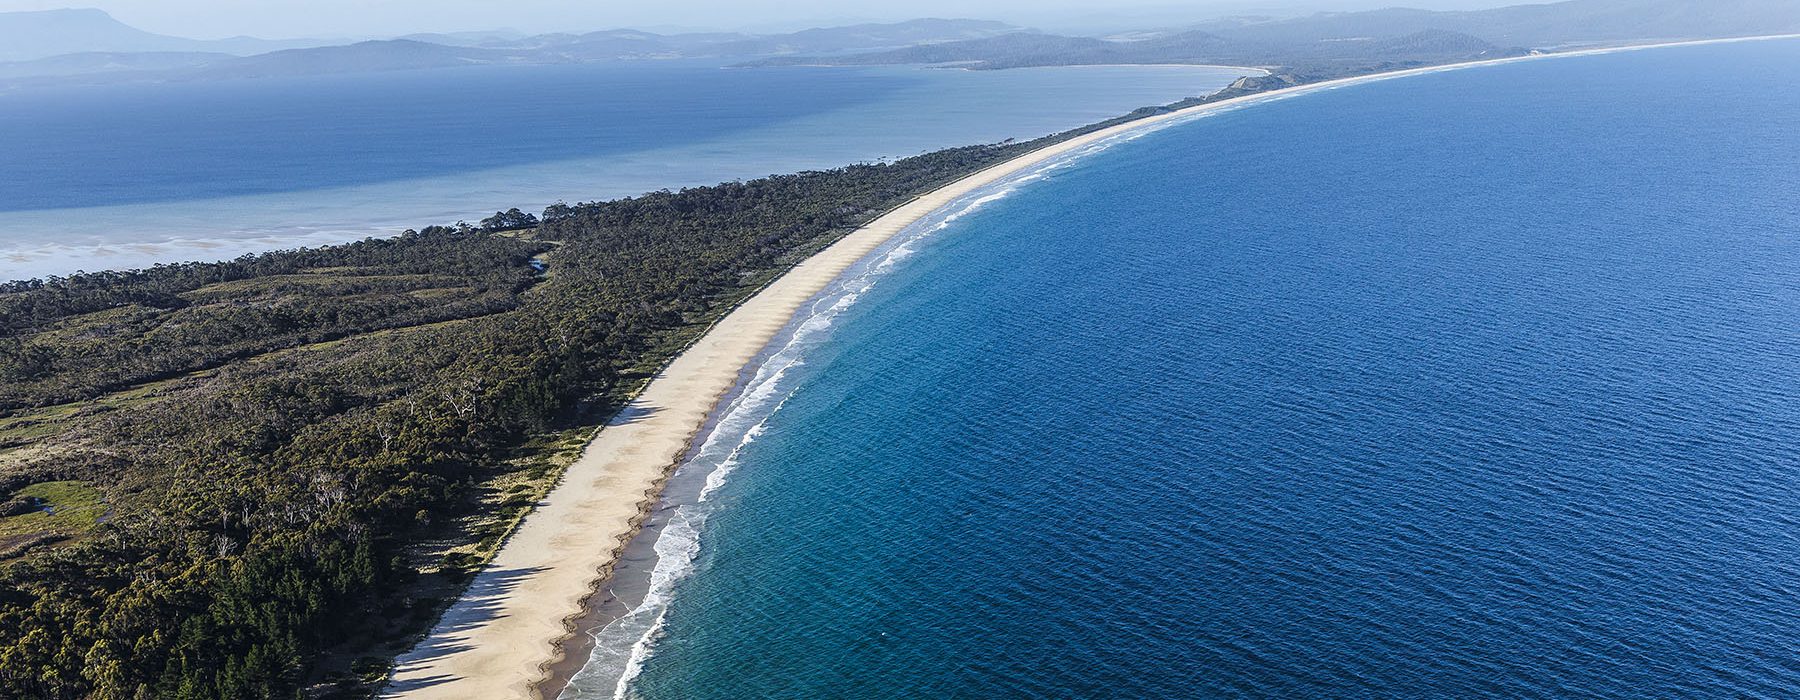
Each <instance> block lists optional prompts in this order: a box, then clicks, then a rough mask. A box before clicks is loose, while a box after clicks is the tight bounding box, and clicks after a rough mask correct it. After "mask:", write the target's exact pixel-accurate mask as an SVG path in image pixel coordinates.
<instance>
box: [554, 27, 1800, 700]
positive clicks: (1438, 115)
mask: <svg viewBox="0 0 1800 700" xmlns="http://www.w3.org/2000/svg"><path fill="white" fill-rule="evenodd" d="M1795 65H1800V42H1796V41H1792V40H1788V41H1779V42H1758V43H1743V44H1730V45H1712V46H1699V47H1682V48H1666V49H1656V50H1649V51H1641V52H1630V53H1619V54H1609V55H1602V56H1590V57H1580V58H1564V59H1553V60H1543V61H1531V62H1525V63H1518V64H1511V65H1504V66H1493V67H1483V68H1476V69H1468V70H1459V71H1448V72H1440V73H1432V74H1428V75H1423V76H1417V77H1409V78H1404V79H1396V80H1387V81H1379V82H1372V83H1366V84H1362V85H1357V86H1353V87H1346V88H1341V89H1335V90H1327V91H1319V92H1315V93H1311V94H1306V95H1303V96H1299V97H1293V98H1289V99H1281V100H1272V101H1268V102H1264V103H1260V104H1255V105H1253V106H1248V107H1243V108H1239V109H1234V110H1230V111H1225V112H1220V113H1216V114H1213V115H1211V116H1207V117H1205V118H1201V119H1197V120H1193V121H1190V122H1187V123H1184V124H1180V125H1177V126H1173V127H1169V128H1164V129H1161V130H1158V131H1155V132H1151V133H1147V134H1144V135H1142V136H1140V137H1138V138H1134V139H1131V140H1125V141H1120V142H1117V143H1114V144H1111V145H1110V146H1109V147H1107V148H1105V149H1104V150H1100V151H1099V152H1096V153H1092V154H1088V155H1086V156H1084V157H1081V158H1079V159H1076V160H1072V161H1069V162H1063V163H1059V164H1057V165H1056V166H1054V167H1051V168H1048V169H1046V170H1044V171H1041V172H1038V173H1036V174H1034V175H1033V176H1031V177H1029V178H1025V179H1024V180H1022V181H1018V182H1012V183H1008V184H1006V185H1004V186H1002V187H998V188H996V189H994V190H992V191H989V192H985V193H982V194H981V195H980V196H979V197H975V198H972V199H970V200H968V201H965V202H963V203H961V204H960V205H958V206H957V207H955V208H954V209H952V210H951V211H949V212H948V213H947V214H948V215H946V216H940V217H938V218H937V219H935V220H932V221H929V222H926V223H925V224H923V225H920V226H918V227H915V228H914V229H913V230H911V231H910V232H909V233H908V234H906V235H904V236H903V237H902V240H900V241H897V242H896V243H895V244H894V245H893V246H892V247H891V248H890V249H888V250H887V251H885V252H883V253H881V254H878V255H877V256H875V257H873V258H871V259H870V260H869V261H867V262H865V263H864V264H863V265H861V266H859V267H858V268H857V269H856V270H854V271H852V272H851V273H850V274H848V275H846V277H845V279H844V281H843V283H842V284H840V285H839V286H837V287H836V288H834V289H833V290H832V291H830V292H827V293H826V295H824V296H823V297H821V298H820V299H819V301H818V303H817V304H815V305H814V306H813V307H812V309H811V310H810V311H809V312H807V313H805V314H803V315H802V316H801V318H799V319H797V320H796V322H795V324H794V325H792V326H791V327H790V329H789V332H788V333H787V335H786V336H785V337H784V339H783V340H782V341H780V342H778V343H777V344H776V346H775V347H773V348H772V349H771V351H770V352H769V353H767V354H766V356H765V357H764V358H763V360H762V363H761V364H760V365H759V366H758V368H757V370H756V371H755V372H754V376H752V377H750V379H749V381H748V383H747V384H746V386H745V388H744V389H743V390H742V391H741V392H740V393H739V394H738V395H736V396H734V397H733V398H732V399H731V401H730V403H729V406H728V407H727V410H726V411H725V412H724V413H722V414H721V415H720V417H719V418H718V420H717V421H716V422H715V424H714V425H712V426H711V428H710V431H709V432H708V433H707V434H706V436H705V438H704V442H703V445H702V446H701V447H700V449H699V450H698V451H697V454H696V456H695V458H694V459H693V460H692V461H691V462H689V463H687V464H685V465H684V466H683V467H682V468H681V470H679V472H678V473H677V475H676V477H675V479H674V481H673V482H672V486H671V493H670V497H669V499H668V500H667V501H666V502H665V503H664V504H663V505H662V506H660V507H659V508H658V509H657V511H656V513H655V520H654V521H653V526H654V527H652V528H651V530H649V531H648V535H647V536H646V537H643V538H640V540H639V541H638V542H637V543H634V545H633V551H634V554H633V556H632V557H631V559H630V560H628V561H627V562H626V565H627V569H628V577H629V576H638V577H641V578H642V579H643V581H644V582H645V584H644V586H640V589H642V590H639V591H637V592H636V593H635V594H633V593H631V592H629V591H627V592H626V594H625V595H626V596H627V597H631V596H633V595H635V596H637V597H643V598H646V599H647V601H646V602H645V603H644V604H643V605H641V606H639V607H638V608H637V611H636V612H633V613H630V614H626V615H624V616H623V617H622V618H621V619H620V620H618V621H616V622H614V623H613V624H611V625H609V626H608V627H606V628H605V629H603V630H601V631H600V633H599V634H598V635H597V636H598V639H599V643H598V646H597V648H596V650H595V653H594V656H593V659H592V660H591V661H590V663H589V664H588V667H587V668H586V669H584V671H583V673H582V674H581V675H580V676H578V677H577V679H576V681H575V682H574V683H573V684H572V685H571V686H570V688H569V689H568V690H567V692H566V693H565V694H564V697H565V698H610V697H615V696H634V697H646V698H685V699H706V698H734V699H735V698H759V697H835V698H894V697H1038V698H1041V697H1069V698H1095V697H1130V698H1146V697H1158V698H1190V697H1333V698H1336V697H1381V698H1411V697H1416V698H1473V697H1483V698H1567V697H1606V698H1637V697H1645V698H1649V697H1656V698H1668V697H1752V698H1754V697H1769V698H1776V697H1794V696H1796V695H1800V655H1797V654H1796V653H1795V650H1796V649H1800V331H1797V330H1796V329H1800V78H1796V76H1795V74H1794V73H1793V71H1792V67H1793V66H1795ZM621 678H622V679H623V682H621Z"/></svg>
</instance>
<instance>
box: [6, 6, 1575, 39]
mask: <svg viewBox="0 0 1800 700" xmlns="http://www.w3.org/2000/svg"><path fill="white" fill-rule="evenodd" d="M1531 1H1539V2H1542V1H1545V0H1514V2H1531ZM1503 4H1513V3H1509V2H1506V1H1504V0H1185V1H1181V2H1175V1H1172V0H85V1H83V0H74V1H73V2H72V1H71V0H0V12H5V11H20V10H48V9H56V8H62V7H97V8H99V9H102V10H105V11H107V12H109V13H111V14H112V15H113V17H115V18H117V19H118V20H119V21H122V22H124V23H126V24H130V25H132V26H134V27H137V28H139V29H144V30H147V31H152V32H156V33H158V34H170V35H174V36H185V37H190V38H197V39H213V38H220V37H226V36H238V35H250V36H258V37H263V38H269V39H286V38H298V37H334V38H335V37H342V38H368V37H382V36H396V35H400V34H409V33H413V32H427V31H430V32H442V31H461V30H485V29H500V28H509V29H516V30H520V31H524V32H528V33H538V32H552V31H575V32H580V31H592V30H597V29H611V28H619V27H635V28H643V29H709V30H737V31H785V30H791V29H798V28H802V27H808V26H822V25H830V24H845V23H854V22H863V21H895V20H902V19H912V18H917V17H968V18H976V19H998V20H1003V21H1008V22H1012V23H1014V24H1020V25H1024V26H1031V27H1037V28H1041V29H1046V30H1053V31H1073V30H1080V29H1084V28H1086V29H1091V30H1093V31H1091V32H1088V33H1098V32H1105V31H1116V30H1120V29H1129V28H1143V27H1154V26H1167V25H1169V24H1179V23H1182V22H1186V21H1196V20H1201V19H1206V18H1209V17H1217V16H1223V15H1232V14H1259V13H1260V14H1303V13H1307V12H1313V11H1318V10H1324V9H1340V10H1349V9H1369V8H1373V7H1387V6H1394V5H1404V6H1409V7H1425V8H1430V9H1466V8H1472V7H1492V6H1497V5H1503Z"/></svg>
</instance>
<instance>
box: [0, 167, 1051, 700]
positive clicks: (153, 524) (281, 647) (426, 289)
mask: <svg viewBox="0 0 1800 700" xmlns="http://www.w3.org/2000/svg"><path fill="white" fill-rule="evenodd" d="M1035 145H1037V144H1003V145H994V146H979V147H967V148H956V149H949V150H944V151H939V152H935V153H930V154H926V155H922V156H917V157H914V158H910V159H906V160H902V161H898V162H894V163H888V164H865V165H856V166H850V167H846V168H841V169H836V170H831V171H823V172H807V173H800V174H794V175H782V176H775V177H769V178H764V179H759V180H753V181H748V182H734V183H727V184H722V185H718V186H713V187H703V188H693V189H685V190H681V191H678V192H669V191H661V192H654V193H650V194H647V195H644V196H640V197H635V198H629V199H622V200H617V201H610V202H595V203H585V204H577V205H567V204H558V205H555V206H552V207H551V208H550V209H549V210H548V211H546V212H544V214H543V216H542V217H541V218H539V217H538V216H534V215H530V214H524V213H521V212H519V211H518V210H517V209H512V210H508V211H505V212H499V213H496V214H495V216H494V217H492V218H490V219H487V220H485V221H483V222H481V223H480V225H468V224H460V225H457V226H450V227H444V226H434V227H427V228H425V229H422V230H419V231H408V232H406V233H405V234H404V235H401V236H399V237H396V238H389V239H370V240H365V241H361V242H357V243H351V244H347V245H339V246H333V247H325V248H318V249H303V250H289V251H280V252H273V253H267V254H262V255H255V256H246V257H243V258H239V259H237V260H232V261H228V262H219V263H188V264H178V265H163V266H158V267H155V268H152V269H147V270H140V271H132V272H99V273H86V274H76V275H72V276H69V277H60V278H49V279H42V280H31V281H25V282H13V283H8V284H5V285H3V286H0V504H4V505H0V697H6V698H44V699H47V700H49V699H61V698H98V699H102V700H124V699H138V698H176V699H182V700H188V699H200V698H232V699H252V698H298V697H366V696H367V695H368V693H369V692H370V690H371V689H372V688H373V687H374V684H376V683H379V682H380V680H381V679H382V678H383V677H384V676H385V672H386V668H387V663H388V660H389V659H391V658H392V657H393V656H394V655H395V654H397V653H398V652H400V651H403V650H404V648H405V646H406V645H407V644H408V643H410V640H412V639H414V638H416V636H417V635H418V634H421V633H423V632H424V631H425V630H426V629H428V627H429V625H430V624H431V622H432V621H433V620H434V619H435V617H436V616H437V615H438V614H439V612H441V610H442V609H443V606H444V605H445V604H446V602H447V601H448V600H449V599H451V598H452V597H453V596H454V595H455V594H456V592H457V591H458V590H459V587H460V586H461V585H462V584H463V583H464V582H465V581H466V579H467V577H468V576H469V575H470V574H471V573H472V572H473V571H474V570H475V569H476V568H478V567H479V565H480V564H481V563H482V562H483V561H485V559H486V558H487V556H489V555H490V554H491V553H492V551H493V550H494V548H495V547H497V546H498V543H499V542H500V541H501V540H502V539H503V537H504V535H505V533H506V532H507V531H508V530H509V529H510V527H511V526H512V525H513V524H514V523H516V522H517V520H518V519H519V518H520V517H522V516H523V514H524V512H525V511H526V510H528V509H529V508H530V506H531V505H532V504H534V503H536V502H537V501H538V500H539V499H540V498H541V497H542V496H543V495H544V494H545V493H547V492H548V489H549V488H551V487H552V486H553V485H554V483H555V480H556V477H557V475H558V474H559V473H560V469H561V467H562V466H563V465H566V464H567V462H568V461H569V459H571V458H572V456H573V454H574V452H575V451H576V450H577V449H578V448H579V446H580V445H581V444H582V443H583V442H584V441H585V440H586V439H587V437H589V436H590V435H591V433H592V431H593V430H594V428H595V426H597V425H599V424H600V423H602V422H603V421H604V420H605V418H606V416H607V415H609V412H610V411H612V410H614V409H615V408H616V407H617V406H619V405H621V403H622V402H623V401H625V400H627V399H628V398H629V397H630V396H631V395H632V393H633V392H635V391H636V390H637V389H638V388H639V387H640V386H642V384H643V383H644V382H645V381H646V380H647V378H648V377H650V376H651V375H652V374H653V373H654V372H655V371H656V369H657V368H658V367H660V365H661V364H663V363H664V362H666V361H667V360H668V359H669V358H670V357H672V356H673V355H674V354H675V353H677V352H679V350H680V349H681V348H682V347H683V346H684V345H685V344H686V343H687V342H689V341H691V340H692V339H693V338H694V337H696V336H697V334H698V333H699V332H700V331H701V330H702V329H704V328H705V326H706V325H707V324H708V323H709V322H710V321H712V320H713V319H715V318H717V317H719V316H720V315H722V314H723V313H725V312H726V311H727V310H729V309H730V308H731V307H732V306H733V305H734V304H735V303H736V302H738V301H739V300H741V299H742V298H744V297H746V296H747V295H749V294H751V293H753V292H754V291H755V290H756V289H757V288H759V287H760V286H761V285H763V284H765V283H766V282H768V281H769V280H771V279H773V278H774V277H775V276H777V275H779V274H780V272H782V271H783V270H785V269H786V268H787V267H789V266H791V265H793V264H794V263H796V262H798V261H799V260H801V259H803V258H804V257H805V256H807V255H809V254H810V253H812V252H815V251H817V250H819V249H821V248H822V247H824V246H825V245H827V244H829V243H830V242H832V241H834V240H836V239H837V238H838V237H840V236H842V235H844V234H846V233H848V232H849V231H851V230H853V229H854V228H856V227H857V226H859V225H861V224H863V223H865V222H867V221H869V220H870V219H872V218H873V217H875V216H877V215H879V214H880V213H882V212H884V211H886V210H888V209H890V208H892V207H895V206H898V205H899V204H902V203H904V202H905V201H907V200H908V199H910V198H912V197H914V196H916V195H918V194H921V193H923V192H925V191H929V190H930V189H933V188H935V187H937V186H940V185H942V184H946V183H948V182H950V181H953V180H955V179H957V178H959V177H961V176H963V175H965V174H968V173H970V172H973V171H974V170H976V169H979V168H981V167H984V166H987V165H991V164H993V163H996V162H998V161H1000V160H1002V159H1004V158H1007V157H1009V156H1011V155H1015V154H1018V153H1022V152H1024V151H1025V150H1026V149H1029V148H1032V147H1035Z"/></svg>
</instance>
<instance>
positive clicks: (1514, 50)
mask: <svg viewBox="0 0 1800 700" xmlns="http://www.w3.org/2000/svg"><path fill="white" fill-rule="evenodd" d="M1784 33H1800V0H1571V1H1569V2H1559V3H1553V4H1547V5H1519V6H1512V7H1503V8H1498V9H1493V10H1474V11H1459V12H1433V11H1427V10H1409V9H1390V10H1373V11H1367V12H1336V13H1322V14H1316V15H1311V16H1308V17H1298V18H1285V19H1269V18H1231V19H1221V20H1214V21H1210V22H1205V23H1202V24H1197V25H1191V26H1188V27H1185V28H1182V29H1180V30H1171V31H1166V32H1144V33H1136V34H1134V35H1133V36H1132V37H1130V38H1129V40H1111V41H1109V40H1103V39H1095V38H1089V37H1070V36H1056V35H1049V34H1029V33H1015V34H1007V35H1002V36H995V37H983V38H977V39H971V40H963V41H954V42H944V43H936V44H930V45H918V46H910V47H905V48H900V49H892V50H887V51H872V52H863V53H857V54H852V55H832V56H824V55H821V56H781V57H772V58H764V59H759V60H755V61H749V62H746V63H744V64H743V65H746V66H769V65H802V64H804V65H882V64H908V63H965V64H969V65H971V66H972V67H976V68H1017V67H1025V66H1053V65H1091V64H1103V63H1138V64H1149V63H1214V64H1230V65H1270V64H1281V65H1285V66H1289V67H1301V68H1333V67H1340V66H1342V65H1345V64H1372V63H1394V62H1408V63H1443V62H1449V61H1457V60H1473V59H1480V58H1491V57H1497V56H1506V55H1516V54H1520V53H1525V52H1527V51H1529V50H1532V49H1552V48H1566V47H1569V46H1578V45H1588V44H1606V43H1623V42H1638V41H1653V40H1667V39H1699V38H1715V37H1732V36H1748V35H1758V34H1784Z"/></svg>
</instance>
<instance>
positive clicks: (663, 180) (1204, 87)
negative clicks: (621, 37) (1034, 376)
mask: <svg viewBox="0 0 1800 700" xmlns="http://www.w3.org/2000/svg"><path fill="white" fill-rule="evenodd" d="M1243 72H1244V71H1241V70H1235V69H1217V68H1195V67H1186V68H1182V67H1156V66H1145V67H1086V68H1046V69H1031V70H1019V71H966V70H948V69H928V68H916V67H876V68H761V69H729V68H725V67H723V66H722V65H721V64H719V63H718V62H712V61H699V60H669V61H634V62H613V63H599V64H584V65H549V66H477V67H465V68H456V69H439V70H421V71H399V72H389V73H369V74H353V75H332V76H318V77H304V78H279V79H260V80H229V81H213V82H188V83H164V84H143V85H115V86H105V87H63V88H43V89H30V90H16V91H13V92H3V93H0V150H3V151H4V152H5V153H7V154H8V155H9V157H8V162H7V165H6V167H5V168H4V169H0V215H3V216H4V217H5V218H6V221H7V226H5V227H3V228H0V280H6V279H15V278H22V277H31V276H41V275H49V274H67V273H69V272H72V271H74V270H77V269H86V270H90V271H92V270H99V269H107V268H121V267H142V266H146V265H150V264H154V263H158V262H176V261H182V260H190V259H222V258H231V257H236V256H237V255H240V254H243V253H245V252H255V251H262V250H272V249H278V248H291V247H297V246H301V245H320V244H327V243H337V242H343V241H349V240H357V239H360V238H364V237H367V236H385V235H394V234H397V233H399V232H400V231H401V230H403V229H405V228H419V227H423V226H427V225H431V224H451V223H455V222H456V221H458V220H467V221H470V222H474V221H478V220H479V219H481V218H482V217H484V216H488V215H491V214H493V213H494V212H495V211H496V210H500V209H505V208H509V207H515V206H516V207H521V208H523V209H525V210H526V211H537V210H541V209H542V208H543V207H544V206H546V205H548V204H551V203H554V202H557V201H566V202H570V203H574V202H582V201H593V200H604V199H612V198H617V197H625V196H631V195H636V194H641V193H643V192H647V191H651V190H656V189H663V188H671V189H672V188H680V187H688V186H697V185H710V184H715V183H718V182H722V181H727V180H732V179H750V178H755V177H761V176H764V175H769V174H775V173H787V172H795V171H799V170H806V169H821V168H831V167H837V166H841V165H847V164H850V163H854V162H867V161H875V160H880V159H884V158H885V159H892V158H898V157H904V156H908V155H913V154H917V153H921V152H924V151H928V150H935V149H939V148H946V147H950V146H961V145H968V144H973V143H990V142H996V141H1001V140H1004V139H1008V138H1019V139H1027V138H1035V137H1038V136H1043V135H1046V134H1049V133H1054V132H1056V131H1061V130H1064V129H1070V128H1074V127H1077V126H1082V125H1085V124H1089V123H1092V122H1095V121H1099V120H1102V119H1106V118H1110V117H1114V116H1118V115H1120V114H1124V113H1126V112H1129V111H1131V110H1133V109H1136V108H1138V107H1143V106H1148V105H1157V104H1166V103H1169V102H1173V101H1176V100H1179V99H1182V98H1184V97H1189V96H1195V95H1204V94H1209V93H1211V92H1214V91H1216V90H1218V89H1219V88H1222V87H1224V86H1225V85H1227V84H1229V83H1230V82H1231V81H1232V80H1234V79H1236V77H1237V76H1238V75H1241V74H1242V73H1243Z"/></svg>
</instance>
